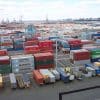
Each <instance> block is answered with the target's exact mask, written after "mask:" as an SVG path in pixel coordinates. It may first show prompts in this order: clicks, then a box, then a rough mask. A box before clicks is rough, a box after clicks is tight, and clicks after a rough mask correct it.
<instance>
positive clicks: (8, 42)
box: [0, 34, 13, 50]
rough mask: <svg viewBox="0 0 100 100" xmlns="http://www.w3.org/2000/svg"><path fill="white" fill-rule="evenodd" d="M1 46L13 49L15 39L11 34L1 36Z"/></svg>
mask: <svg viewBox="0 0 100 100" xmlns="http://www.w3.org/2000/svg"><path fill="white" fill-rule="evenodd" d="M0 47H1V49H7V50H12V49H13V41H12V39H11V37H10V35H9V34H5V35H2V36H0Z"/></svg>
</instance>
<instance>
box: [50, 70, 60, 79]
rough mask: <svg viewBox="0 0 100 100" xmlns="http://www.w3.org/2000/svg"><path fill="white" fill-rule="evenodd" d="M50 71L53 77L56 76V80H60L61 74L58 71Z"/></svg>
mask: <svg viewBox="0 0 100 100" xmlns="http://www.w3.org/2000/svg"><path fill="white" fill-rule="evenodd" d="M50 71H51V72H52V73H53V75H54V76H55V78H56V80H60V74H59V72H58V71H57V70H55V69H51V70H50Z"/></svg>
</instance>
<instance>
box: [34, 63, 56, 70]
mask: <svg viewBox="0 0 100 100" xmlns="http://www.w3.org/2000/svg"><path fill="white" fill-rule="evenodd" d="M50 68H54V64H49V65H43V66H36V69H50Z"/></svg>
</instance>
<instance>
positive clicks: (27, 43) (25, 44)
mask: <svg viewBox="0 0 100 100" xmlns="http://www.w3.org/2000/svg"><path fill="white" fill-rule="evenodd" d="M38 42H39V41H38V40H34V41H27V42H25V43H24V46H33V45H38Z"/></svg>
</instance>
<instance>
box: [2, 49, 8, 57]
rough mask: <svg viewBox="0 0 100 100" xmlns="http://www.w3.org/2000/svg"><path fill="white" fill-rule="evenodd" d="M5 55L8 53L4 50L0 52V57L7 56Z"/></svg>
mask: <svg viewBox="0 0 100 100" xmlns="http://www.w3.org/2000/svg"><path fill="white" fill-rule="evenodd" d="M7 55H8V52H7V50H6V49H4V50H0V56H7Z"/></svg>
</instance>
